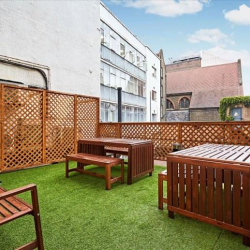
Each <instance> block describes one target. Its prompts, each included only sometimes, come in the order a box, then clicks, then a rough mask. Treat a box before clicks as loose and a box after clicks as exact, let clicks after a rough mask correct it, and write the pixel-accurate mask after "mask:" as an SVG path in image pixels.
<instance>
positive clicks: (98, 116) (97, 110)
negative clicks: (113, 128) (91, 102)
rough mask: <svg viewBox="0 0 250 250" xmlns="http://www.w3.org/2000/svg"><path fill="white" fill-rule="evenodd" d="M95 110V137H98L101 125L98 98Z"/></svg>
mask: <svg viewBox="0 0 250 250" xmlns="http://www.w3.org/2000/svg"><path fill="white" fill-rule="evenodd" d="M96 112H97V125H96V129H97V131H96V137H100V134H101V131H100V129H101V125H100V99H98V104H97V109H96Z"/></svg>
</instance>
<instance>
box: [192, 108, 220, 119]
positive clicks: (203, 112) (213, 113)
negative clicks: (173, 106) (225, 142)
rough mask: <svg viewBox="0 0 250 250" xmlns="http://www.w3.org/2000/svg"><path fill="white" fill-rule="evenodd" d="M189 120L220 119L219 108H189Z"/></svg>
mask: <svg viewBox="0 0 250 250" xmlns="http://www.w3.org/2000/svg"><path fill="white" fill-rule="evenodd" d="M190 121H210V122H212V121H220V116H219V108H207V109H206V108H205V109H190Z"/></svg>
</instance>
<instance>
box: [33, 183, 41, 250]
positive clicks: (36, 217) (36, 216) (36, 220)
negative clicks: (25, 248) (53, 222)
mask: <svg viewBox="0 0 250 250" xmlns="http://www.w3.org/2000/svg"><path fill="white" fill-rule="evenodd" d="M31 197H32V205H33V215H34V223H35V228H36V238H37V247H38V250H44V245H43V235H42V227H41V220H40V212H39V204H38V196H37V189H36V188H35V189H34V190H32V191H31Z"/></svg>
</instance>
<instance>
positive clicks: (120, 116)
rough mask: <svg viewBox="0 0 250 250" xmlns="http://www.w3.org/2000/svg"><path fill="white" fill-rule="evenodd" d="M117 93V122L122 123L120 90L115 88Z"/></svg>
mask: <svg viewBox="0 0 250 250" xmlns="http://www.w3.org/2000/svg"><path fill="white" fill-rule="evenodd" d="M117 93H118V122H122V88H121V87H118V88H117Z"/></svg>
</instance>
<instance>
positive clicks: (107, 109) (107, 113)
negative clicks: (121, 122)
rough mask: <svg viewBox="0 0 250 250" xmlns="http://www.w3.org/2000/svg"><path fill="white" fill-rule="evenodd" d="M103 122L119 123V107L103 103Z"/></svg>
mask: <svg viewBox="0 0 250 250" xmlns="http://www.w3.org/2000/svg"><path fill="white" fill-rule="evenodd" d="M101 120H102V122H116V121H117V105H115V104H111V103H107V102H102V103H101Z"/></svg>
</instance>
